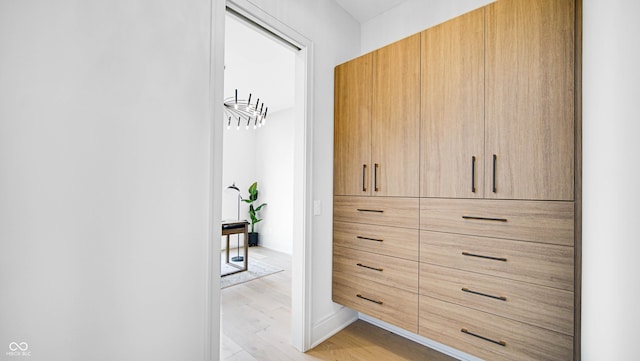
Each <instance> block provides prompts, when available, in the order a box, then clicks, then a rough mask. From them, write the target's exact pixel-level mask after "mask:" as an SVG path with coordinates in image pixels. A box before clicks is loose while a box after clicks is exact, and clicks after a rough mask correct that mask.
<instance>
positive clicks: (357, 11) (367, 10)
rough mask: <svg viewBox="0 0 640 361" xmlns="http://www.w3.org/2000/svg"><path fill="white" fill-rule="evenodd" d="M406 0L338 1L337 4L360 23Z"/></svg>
mask: <svg viewBox="0 0 640 361" xmlns="http://www.w3.org/2000/svg"><path fill="white" fill-rule="evenodd" d="M404 1H405V0H336V2H337V3H338V4H339V5H340V6H341V7H342V8H343V9H345V10H346V11H347V12H348V13H349V14H351V15H352V16H353V17H354V18H355V19H356V20H358V21H359V22H360V23H364V22H366V21H367V20H371V19H372V18H374V17H376V16H378V15H380V14H382V13H384V12H386V11H387V10H389V9H391V8H394V7H396V6H398V5H399V4H400V3H402V2H404Z"/></svg>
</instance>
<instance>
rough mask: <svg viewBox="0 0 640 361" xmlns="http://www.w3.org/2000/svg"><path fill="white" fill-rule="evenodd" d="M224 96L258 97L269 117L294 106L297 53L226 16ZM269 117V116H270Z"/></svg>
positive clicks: (239, 97) (252, 100)
mask: <svg viewBox="0 0 640 361" xmlns="http://www.w3.org/2000/svg"><path fill="white" fill-rule="evenodd" d="M224 65H225V70H224V96H225V98H227V97H231V96H234V92H235V89H238V99H243V100H246V99H247V98H248V97H249V93H251V102H252V103H253V102H254V101H256V100H257V99H258V98H259V99H260V103H262V102H264V103H265V104H264V106H265V107H268V108H269V113H268V114H273V113H274V112H276V111H278V110H283V109H287V108H291V107H292V106H293V105H294V101H295V98H294V84H295V83H294V80H295V53H294V52H293V50H292V49H291V48H289V47H288V46H285V45H283V44H282V43H280V42H279V41H277V40H275V39H274V38H272V37H270V36H267V35H265V34H264V33H262V32H261V31H259V30H257V29H255V28H253V27H252V26H250V25H247V24H246V23H244V22H243V21H241V20H238V19H237V18H236V17H234V16H231V15H229V14H227V16H226V24H225V54H224ZM268 114H267V117H268Z"/></svg>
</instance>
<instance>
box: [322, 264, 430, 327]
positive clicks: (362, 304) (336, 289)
mask: <svg viewBox="0 0 640 361" xmlns="http://www.w3.org/2000/svg"><path fill="white" fill-rule="evenodd" d="M333 301H334V302H336V303H339V304H341V305H344V306H346V307H349V308H351V309H353V310H356V311H359V312H362V313H364V314H367V315H370V316H372V317H375V318H378V319H380V320H382V321H385V322H388V323H390V324H392V325H395V326H398V327H400V328H403V329H405V330H407V331H410V332H413V333H418V294H417V293H413V292H408V291H404V290H401V289H398V288H395V287H391V286H383V285H380V284H378V283H375V282H371V281H367V280H364V279H358V278H355V277H349V278H346V277H344V276H343V275H340V274H334V276H333Z"/></svg>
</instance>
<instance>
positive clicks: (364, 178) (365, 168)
mask: <svg viewBox="0 0 640 361" xmlns="http://www.w3.org/2000/svg"><path fill="white" fill-rule="evenodd" d="M366 177H367V165H366V164H363V165H362V191H363V192H366V191H367V186H366V185H365V180H366Z"/></svg>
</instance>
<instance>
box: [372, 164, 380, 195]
mask: <svg viewBox="0 0 640 361" xmlns="http://www.w3.org/2000/svg"><path fill="white" fill-rule="evenodd" d="M378 166H379V165H378V163H376V164H374V166H373V190H374V191H375V192H377V191H379V190H380V189H379V188H378Z"/></svg>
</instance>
